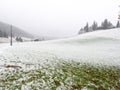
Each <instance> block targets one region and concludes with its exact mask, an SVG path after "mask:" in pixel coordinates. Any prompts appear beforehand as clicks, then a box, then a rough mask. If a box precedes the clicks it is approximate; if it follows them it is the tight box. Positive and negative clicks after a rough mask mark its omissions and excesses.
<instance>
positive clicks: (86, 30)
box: [78, 19, 120, 34]
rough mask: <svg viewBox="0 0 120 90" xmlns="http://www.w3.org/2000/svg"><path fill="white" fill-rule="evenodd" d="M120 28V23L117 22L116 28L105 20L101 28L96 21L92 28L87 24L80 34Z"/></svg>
mask: <svg viewBox="0 0 120 90" xmlns="http://www.w3.org/2000/svg"><path fill="white" fill-rule="evenodd" d="M119 27H120V22H119V21H117V24H116V26H114V25H113V24H112V23H111V22H110V21H108V20H107V19H105V20H104V21H103V22H102V23H101V25H100V26H99V25H98V23H97V22H96V21H94V22H93V24H92V25H91V26H89V24H88V23H86V25H85V26H84V27H83V28H81V29H80V30H79V32H78V34H82V33H86V32H92V31H96V30H105V29H112V28H119Z"/></svg>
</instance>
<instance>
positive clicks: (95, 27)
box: [92, 21, 98, 31]
mask: <svg viewBox="0 0 120 90" xmlns="http://www.w3.org/2000/svg"><path fill="white" fill-rule="evenodd" d="M97 29H98V24H97V22H95V21H94V22H93V25H92V30H93V31H95V30H97Z"/></svg>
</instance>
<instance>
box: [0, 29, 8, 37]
mask: <svg viewBox="0 0 120 90" xmlns="http://www.w3.org/2000/svg"><path fill="white" fill-rule="evenodd" d="M0 37H5V38H8V34H7V33H6V32H5V31H2V30H0Z"/></svg>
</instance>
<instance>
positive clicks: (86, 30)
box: [84, 23, 89, 32]
mask: <svg viewBox="0 0 120 90" xmlns="http://www.w3.org/2000/svg"><path fill="white" fill-rule="evenodd" d="M84 30H85V32H89V25H88V23H87V24H86V26H85V27H84Z"/></svg>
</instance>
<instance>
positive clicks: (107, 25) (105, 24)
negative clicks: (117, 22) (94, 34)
mask: <svg viewBox="0 0 120 90" xmlns="http://www.w3.org/2000/svg"><path fill="white" fill-rule="evenodd" d="M113 27H114V26H113V24H112V23H111V22H108V20H107V19H105V20H104V21H103V22H102V24H101V28H102V29H111V28H113Z"/></svg>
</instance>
